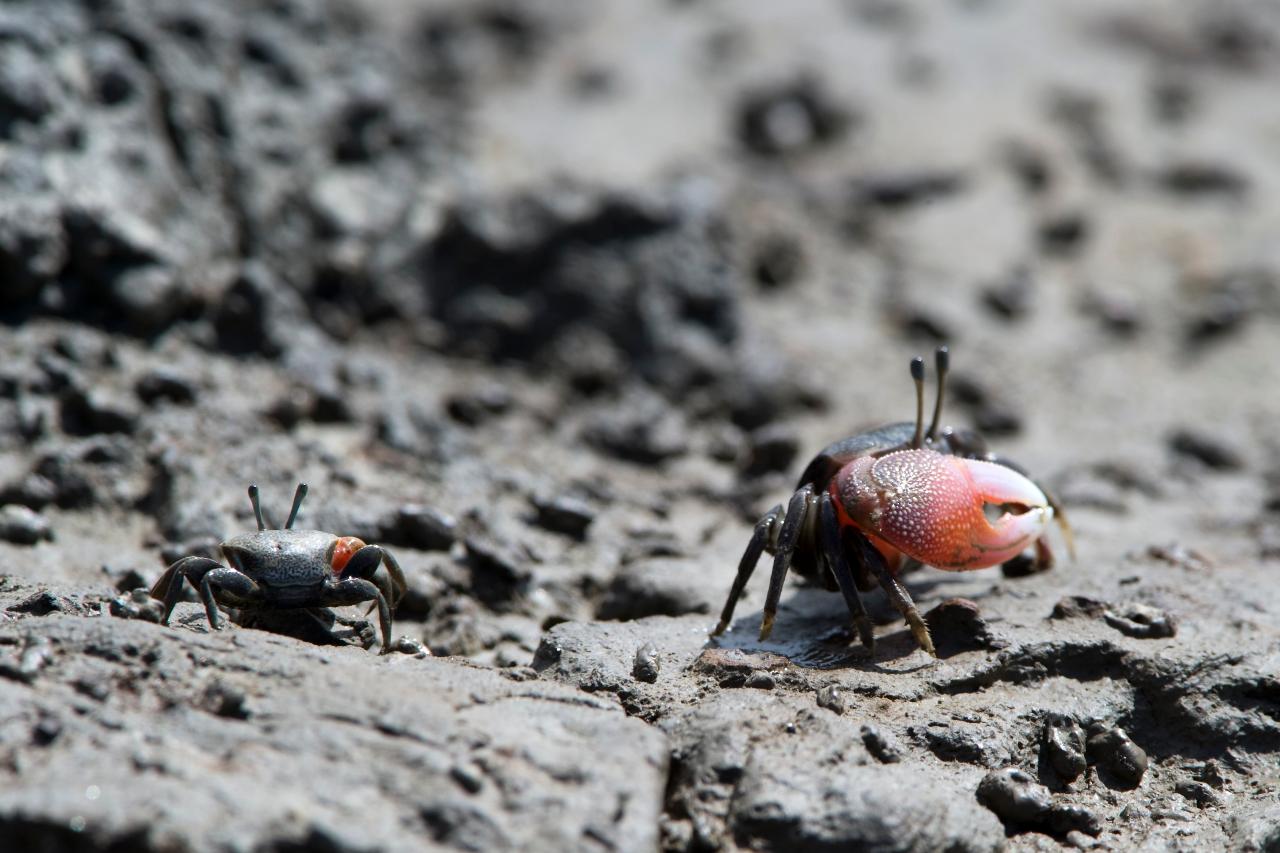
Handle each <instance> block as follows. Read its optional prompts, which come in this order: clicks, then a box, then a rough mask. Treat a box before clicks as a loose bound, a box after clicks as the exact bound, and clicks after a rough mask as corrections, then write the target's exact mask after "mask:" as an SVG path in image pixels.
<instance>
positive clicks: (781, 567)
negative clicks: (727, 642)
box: [760, 485, 816, 640]
mask: <svg viewBox="0 0 1280 853" xmlns="http://www.w3.org/2000/svg"><path fill="white" fill-rule="evenodd" d="M815 502H816V501H815V498H814V494H813V486H811V485H806V486H803V487H802V488H801V489H800V490H799V491H797V492H796V493H795V494H794V495H792V496H791V501H790V502H789V503H788V504H787V518H786V520H785V521H783V522H782V532H781V533H780V534H778V545H777V548H776V550H775V551H774V554H773V573H772V574H770V575H769V593H768V595H766V596H765V599H764V616H763V617H762V618H761V620H760V639H761V640H767V639H769V633H770V632H771V631H773V620H774V619H775V618H776V617H777V615H778V600H779V599H781V598H782V584H783V583H784V582H785V581H786V579H787V571H788V570H789V569H790V568H791V555H792V554H794V553H795V550H796V543H797V542H799V541H800V533H801V531H803V530H804V528H805V524H806V522H807V521H808V520H809V513H810V512H812V511H813V507H814V504H815Z"/></svg>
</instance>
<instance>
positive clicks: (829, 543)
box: [818, 492, 876, 652]
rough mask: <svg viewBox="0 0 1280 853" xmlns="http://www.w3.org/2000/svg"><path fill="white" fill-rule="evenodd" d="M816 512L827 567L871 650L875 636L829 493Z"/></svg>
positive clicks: (859, 632)
mask: <svg viewBox="0 0 1280 853" xmlns="http://www.w3.org/2000/svg"><path fill="white" fill-rule="evenodd" d="M818 511H819V513H820V515H819V516H818V525H819V529H820V534H821V536H822V554H823V556H824V557H825V558H826V561H827V568H828V569H829V570H830V571H831V574H832V575H833V576H834V577H835V579H836V585H837V586H839V587H840V594H841V595H843V596H844V603H845V606H846V607H848V608H849V615H850V616H852V617H853V624H854V627H856V628H857V629H858V638H859V639H860V640H862V645H863V646H864V647H865V648H866V649H867V651H868V652H874V651H875V649H876V635H875V632H874V631H873V630H872V628H871V620H870V619H868V618H867V610H866V608H865V607H863V606H862V599H861V598H860V597H859V596H858V585H857V583H856V582H855V581H854V579H853V572H852V571H851V570H850V569H849V560H848V558H847V556H846V554H845V549H844V547H843V544H842V543H841V537H840V521H839V519H838V518H837V517H836V509H835V504H834V503H833V502H832V500H831V495H830V494H828V493H826V492H824V493H823V495H822V500H821V503H819V505H818Z"/></svg>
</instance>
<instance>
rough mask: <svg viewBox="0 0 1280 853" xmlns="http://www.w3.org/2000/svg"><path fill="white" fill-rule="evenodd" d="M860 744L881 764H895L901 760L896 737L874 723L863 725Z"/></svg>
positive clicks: (900, 750)
mask: <svg viewBox="0 0 1280 853" xmlns="http://www.w3.org/2000/svg"><path fill="white" fill-rule="evenodd" d="M862 744H863V746H865V747H866V748H867V752H869V753H871V757H872V758H874V759H875V760H876V761H879V762H880V763H881V764H896V763H898V762H899V761H901V760H902V747H900V746H899V745H898V741H897V739H895V738H894V737H893V736H892V735H889V734H887V733H885V732H884V731H883V730H881V728H880V727H879V726H877V725H875V724H874V723H866V724H864V725H863V727H862Z"/></svg>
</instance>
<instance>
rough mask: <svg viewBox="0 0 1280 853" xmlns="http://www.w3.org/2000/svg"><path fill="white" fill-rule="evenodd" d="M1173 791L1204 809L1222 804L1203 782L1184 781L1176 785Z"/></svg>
mask: <svg viewBox="0 0 1280 853" xmlns="http://www.w3.org/2000/svg"><path fill="white" fill-rule="evenodd" d="M1173 790H1174V791H1175V792H1176V793H1178V794H1180V795H1181V796H1183V797H1186V798H1187V799H1188V800H1190V801H1191V802H1193V803H1195V804H1196V805H1197V806H1199V807H1200V808H1202V809H1203V808H1207V807H1209V806H1217V805H1221V804H1222V800H1221V798H1220V797H1219V796H1218V795H1217V794H1216V793H1215V792H1214V790H1213V789H1212V788H1210V787H1209V786H1208V785H1206V784H1205V783H1203V782H1193V781H1191V780H1183V781H1182V782H1179V783H1178V784H1177V785H1175V786H1174V788H1173Z"/></svg>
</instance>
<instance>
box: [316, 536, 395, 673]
mask: <svg viewBox="0 0 1280 853" xmlns="http://www.w3.org/2000/svg"><path fill="white" fill-rule="evenodd" d="M356 553H359V552H358V551H357V552H356ZM353 559H354V558H353ZM366 601H372V602H374V603H375V604H377V606H378V624H379V626H380V627H381V628H382V651H381V652H379V654H384V655H385V654H388V653H389V652H390V651H391V608H390V607H388V606H387V599H386V596H384V595H383V594H382V590H380V589H378V587H377V585H376V584H374V582H373V581H370V580H365V579H364V578H346V579H345V580H341V581H339V582H338V583H336V584H334V585H333V586H332V587H331V588H330V590H329V592H328V594H327V595H326V596H325V600H324V604H326V605H329V606H333V607H342V606H345V605H348V604H363V603H364V602H366Z"/></svg>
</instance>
